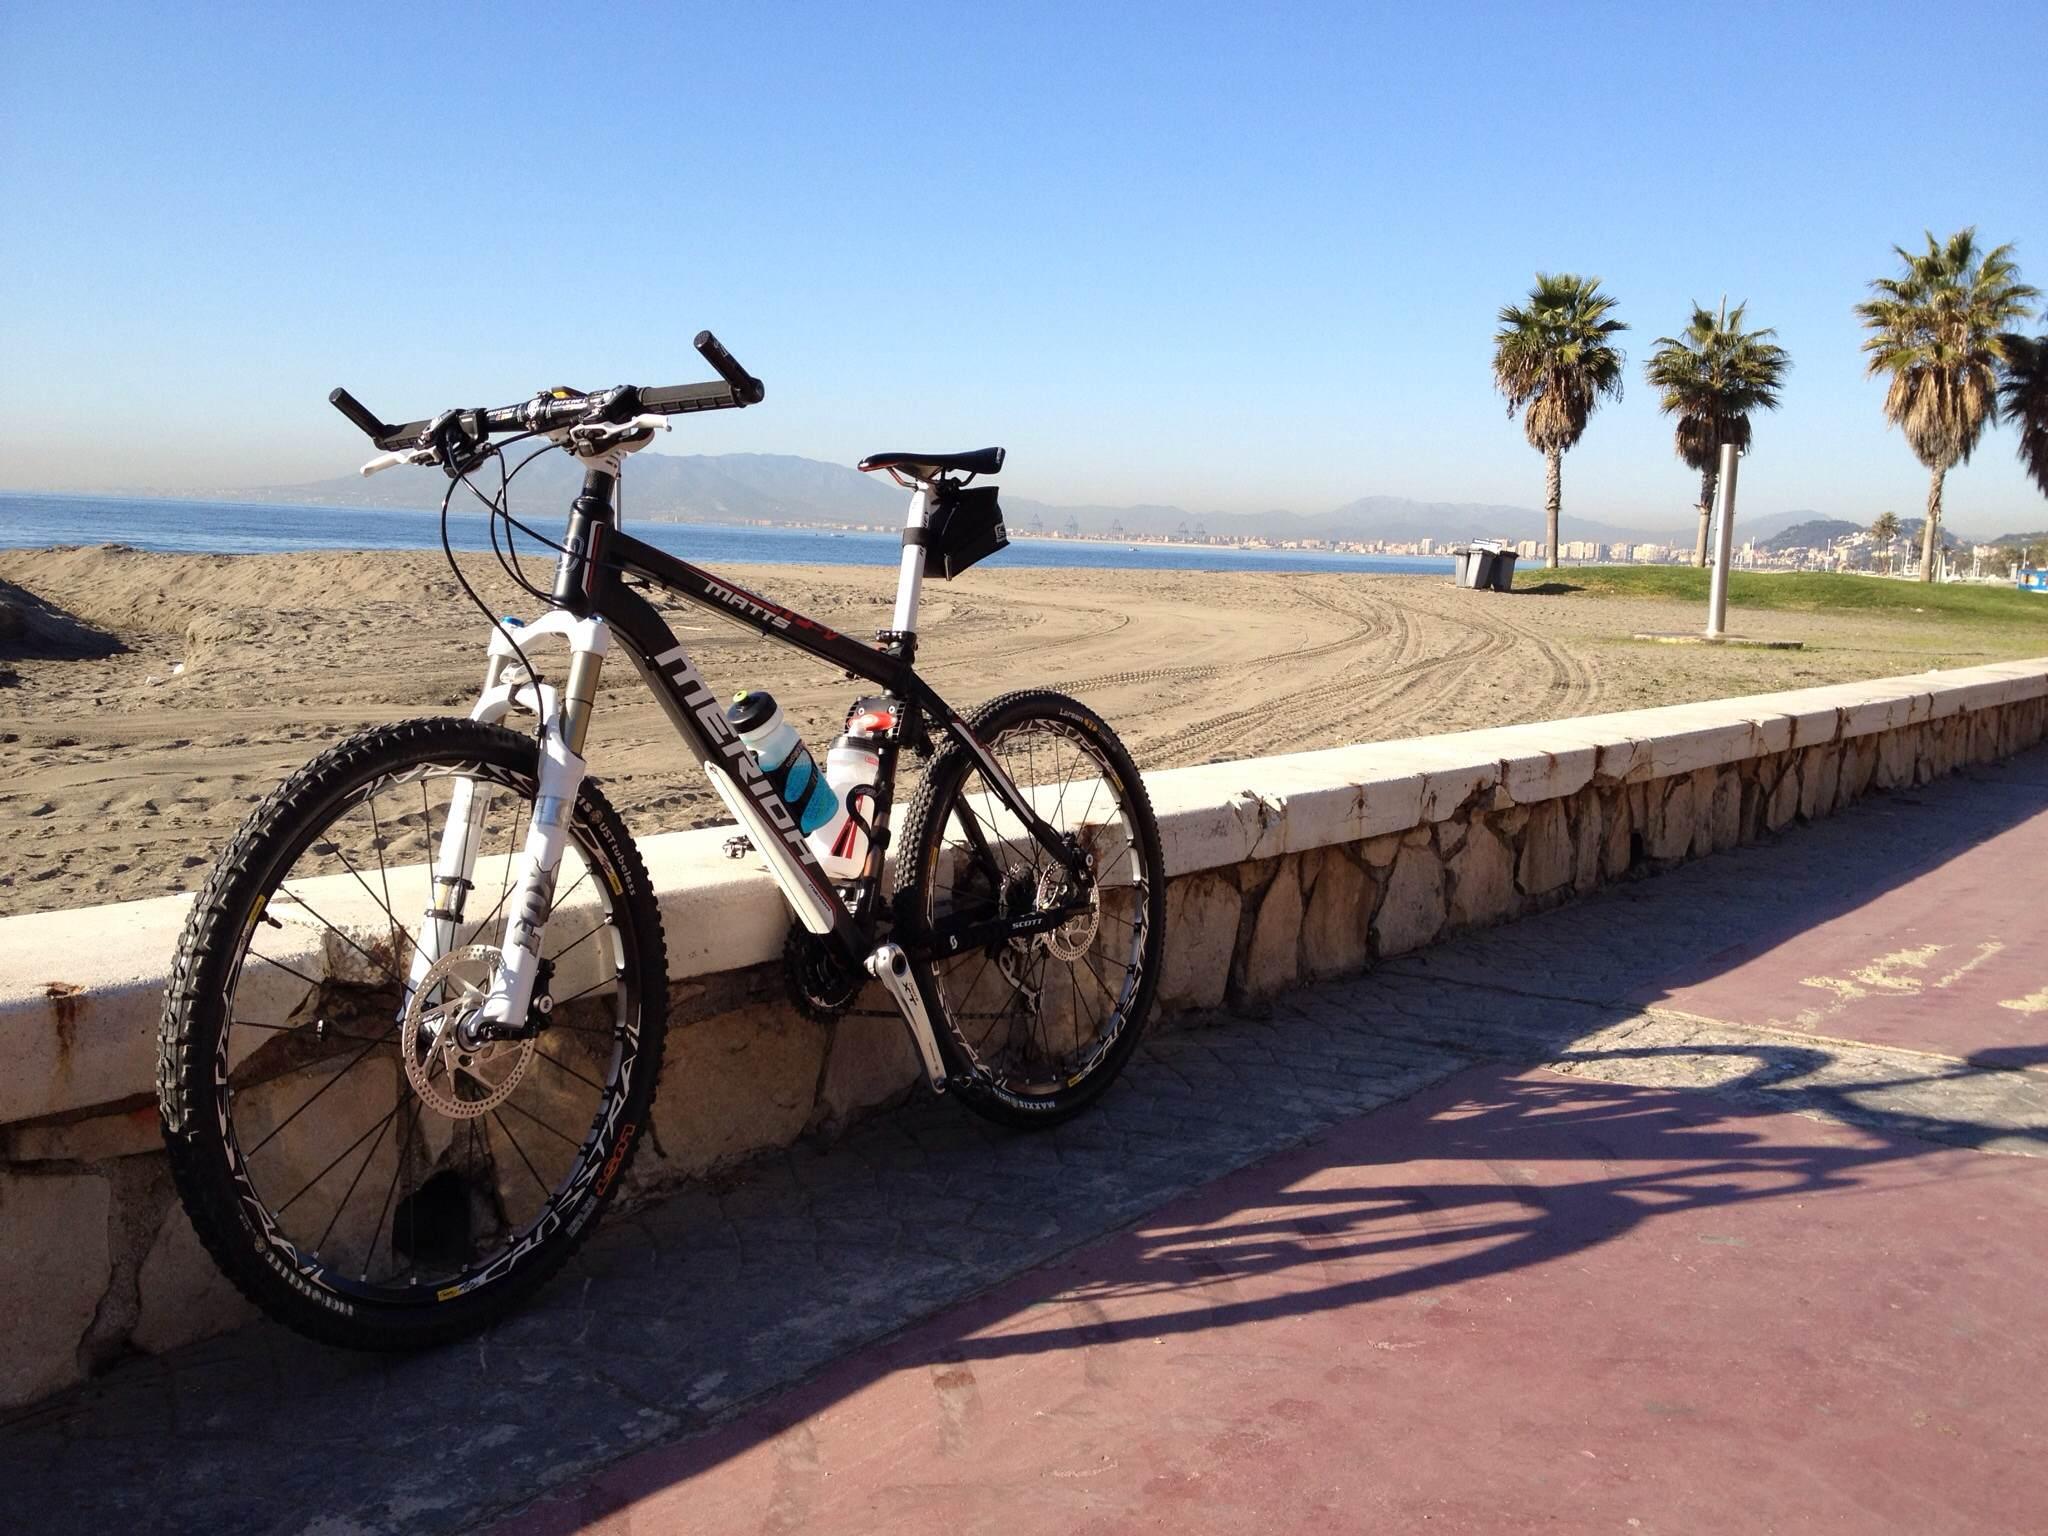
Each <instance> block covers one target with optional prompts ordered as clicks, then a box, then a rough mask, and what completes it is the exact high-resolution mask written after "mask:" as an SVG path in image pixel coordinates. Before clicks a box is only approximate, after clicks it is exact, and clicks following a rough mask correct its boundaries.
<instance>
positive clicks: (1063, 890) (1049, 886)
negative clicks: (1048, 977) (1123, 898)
mask: <svg viewBox="0 0 2048 1536" xmlns="http://www.w3.org/2000/svg"><path fill="white" fill-rule="evenodd" d="M1070 899H1071V892H1070V891H1069V890H1068V887H1067V878H1066V871H1065V870H1063V869H1061V868H1060V867H1059V866H1058V865H1048V866H1047V867H1046V870H1045V873H1044V874H1042V875H1040V876H1039V877H1038V910H1039V911H1041V912H1047V911H1050V910H1052V909H1053V908H1054V907H1058V906H1062V905H1064V904H1065V903H1066V902H1067V901H1068V900H1070ZM1101 921H1102V897H1101V895H1100V893H1099V892H1098V891H1097V890H1096V889H1095V888H1094V887H1093V886H1090V887H1089V888H1088V905H1087V907H1086V909H1085V910H1083V911H1080V912H1076V913H1075V914H1074V915H1073V916H1072V917H1070V918H1068V919H1067V920H1066V921H1065V922H1064V923H1061V924H1060V925H1059V927H1057V928H1048V929H1047V930H1046V931H1045V932H1044V933H1041V934H1039V935H1038V942H1039V943H1041V944H1043V945H1044V946H1045V947H1046V948H1047V949H1048V950H1050V951H1051V952H1052V954H1053V955H1054V956H1055V957H1056V958H1058V959H1060V960H1067V961H1073V960H1078V959H1080V958H1081V956H1083V955H1085V954H1086V953H1087V952H1088V948H1089V946H1090V945H1092V944H1093V943H1094V942H1095V929H1096V927H1097V925H1098V924H1099V923H1100V922H1101Z"/></svg>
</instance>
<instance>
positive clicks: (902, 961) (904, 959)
mask: <svg viewBox="0 0 2048 1536" xmlns="http://www.w3.org/2000/svg"><path fill="white" fill-rule="evenodd" d="M867 972H868V974H869V975H870V976H872V977H874V978H875V979H876V980H877V981H879V982H880V983H881V984H882V985H883V986H885V987H887V988H888V989H889V995H890V996H891V997H893V998H894V999H895V1000H896V1006H897V1007H898V1008H900V1009H901V1010H902V1011H903V1022H904V1023H905V1024H906V1025H908V1026H909V1027H910V1040H911V1043H912V1044H913V1045H915V1046H916V1047H917V1054H918V1057H919V1058H920V1059H921V1060H922V1061H923V1062H924V1075H925V1080H926V1081H927V1082H929V1083H930V1084H931V1085H932V1092H933V1093H944V1092H945V1091H946V1063H945V1060H944V1058H942V1057H941V1056H940V1055H939V1041H938V1037H937V1036H936V1035H934V1034H933V1033H932V1020H931V1015H930V1014H929V1013H927V1012H926V1011H925V1006H924V992H923V990H922V989H921V988H920V987H919V986H918V984H917V978H916V977H915V976H913V975H912V974H911V971H910V957H909V956H908V955H906V954H904V953H903V946H902V945H901V944H884V945H883V946H882V947H881V948H880V949H877V950H876V951H875V952H874V953H873V954H871V955H869V956H868V958H867Z"/></svg>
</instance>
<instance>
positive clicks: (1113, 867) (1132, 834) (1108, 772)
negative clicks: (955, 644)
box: [897, 691, 1166, 1125]
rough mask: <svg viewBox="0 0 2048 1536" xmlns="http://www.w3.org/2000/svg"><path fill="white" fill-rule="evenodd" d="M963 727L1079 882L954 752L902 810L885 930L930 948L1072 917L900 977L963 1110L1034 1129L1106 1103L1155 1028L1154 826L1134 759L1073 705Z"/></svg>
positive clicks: (1013, 703)
mask: <svg viewBox="0 0 2048 1536" xmlns="http://www.w3.org/2000/svg"><path fill="white" fill-rule="evenodd" d="M968 725H969V728H970V729H971V730H972V731H973V732H974V734H975V736H976V738H977V739H978V740H980V741H981V742H982V743H983V745H984V746H986V747H987V748H988V750H989V752H990V753H991V755H992V756H993V757H994V758H995V760H996V762H997V765H998V766H999V767H1000V768H1001V769H1002V771H1003V773H1005V774H1006V775H1008V776H1009V778H1010V779H1011V780H1012V782H1014V783H1015V784H1016V785H1017V786H1018V788H1020V789H1022V790H1023V791H1024V792H1025V793H1026V794H1027V795H1028V796H1029V797H1030V799H1031V801H1032V804H1033V808H1034V809H1035V810H1036V811H1037V813H1038V815H1039V816H1040V817H1042V818H1043V819H1044V820H1045V821H1046V822H1047V823H1048V824H1049V825H1050V826H1051V828H1052V830H1053V831H1054V833H1055V834H1057V835H1058V836H1059V837H1060V838H1062V839H1063V840H1067V841H1069V842H1070V843H1071V844H1072V845H1073V846H1075V847H1077V848H1079V849H1080V850H1082V851H1083V852H1085V853H1086V854H1088V855H1090V856H1092V858H1093V860H1094V866H1093V874H1092V878H1091V879H1090V880H1088V881H1087V882H1085V884H1084V888H1083V889H1075V888H1074V885H1073V882H1072V881H1071V880H1070V879H1069V878H1068V877H1067V876H1066V874H1065V872H1064V870H1063V867H1062V865H1061V863H1060V861H1059V860H1057V859H1055V858H1053V857H1052V855H1051V854H1050V853H1049V852H1048V851H1047V850H1046V849H1045V848H1043V847H1042V846H1040V845H1039V844H1038V842H1037V841H1036V840H1034V839H1033V838H1032V837H1031V836H1030V835H1029V834H1028V833H1027V832H1026V831H1025V829H1024V827H1023V825H1022V823H1021V822H1019V821H1018V820H1017V818H1016V816H1015V815H1014V814H1013V813H1012V812H1011V811H1010V810H1009V809H1008V807H1007V806H1006V805H1005V804H1004V803H1003V802H1002V800H1001V799H1000V798H999V797H998V796H997V794H996V792H995V790H994V789H993V788H992V787H991V785H990V783H989V782H988V779H987V776H986V773H985V770H984V769H983V768H982V766H981V764H980V763H979V762H978V761H977V760H976V759H975V757H974V755H973V754H972V753H970V752H968V751H966V750H965V749H963V748H962V747H960V746H959V745H958V744H957V743H956V744H953V745H950V746H948V747H946V748H945V749H944V750H943V751H941V752H940V753H939V755H938V756H937V757H936V758H935V759H934V760H933V762H932V765H931V768H930V771H929V772H927V773H926V775H925V779H924V784H923V786H922V787H921V789H920V790H919V792H918V796H917V799H916V800H915V802H914V803H913V804H912V806H911V811H910V817H909V822H908V825H907V827H906V834H907V842H906V845H905V853H904V857H903V860H902V862H901V863H900V864H899V866H898V869H899V874H898V877H897V878H898V891H897V920H898V923H899V924H901V925H903V926H904V927H905V928H906V929H907V931H908V932H909V933H911V934H912V935H924V936H930V935H934V934H937V933H941V932H946V931H954V932H958V931H961V930H963V929H967V928H972V927H974V926H975V925H978V924H986V923H988V922H989V921H990V920H992V919H998V918H1015V917H1020V916H1023V915H1026V914H1028V913H1032V912H1048V913H1050V912H1052V911H1054V910H1055V909H1058V910H1069V911H1072V912H1073V916H1071V917H1070V918H1068V919H1067V920H1066V921H1064V922H1062V923H1060V924H1059V925H1058V926H1056V927H1052V928H1049V929H1047V930H1045V931H1043V932H1040V933H1035V934H1030V935H1026V936H1023V937H1020V938H1014V939H1003V940H1001V941H999V942H995V943H989V944H984V945H981V946H978V947H974V948H969V949H966V950H963V951H962V952H961V953H958V954H952V955H944V956H941V955H938V954H930V955H927V956H925V957H923V958H919V959H917V960H916V961H915V962H914V963H915V965H916V967H917V970H918V975H919V980H920V981H921V982H922V983H923V985H924V988H925V994H926V998H927V1002H928V1006H929V1007H930V1009H931V1012H932V1015H933V1018H932V1023H933V1027H934V1028H935V1029H936V1030H937V1031H938V1035H939V1046H940V1050H941V1051H942V1052H943V1053H944V1055H945V1056H946V1058H947V1068H948V1071H949V1073H950V1074H951V1076H952V1078H953V1079H954V1081H955V1082H956V1083H957V1084H958V1085H959V1088H960V1092H961V1094H962V1096H963V1097H964V1098H966V1099H967V1101H968V1102H969V1104H970V1105H972V1106H973V1107H974V1108H975V1109H977V1110H979V1111H980V1112H981V1113H983V1114H985V1115H987V1116H989V1117H990V1118H991V1119H995V1120H1000V1121H1003V1122H1005V1123H1008V1124H1012V1125H1046V1124H1050V1123H1053V1122H1056V1121H1059V1120H1063V1119H1065V1118H1066V1117H1068V1116H1069V1115H1072V1114H1074V1113H1075V1112H1077V1111H1078V1110H1080V1109H1082V1108H1083V1107H1084V1106H1086V1105H1087V1104H1088V1103H1089V1102H1090V1101H1091V1100H1093V1099H1094V1098H1095V1097H1096V1096H1097V1095H1098V1094H1100V1093H1101V1092H1102V1091H1103V1089H1105V1088H1107V1087H1108V1086H1109V1084H1110V1082H1111V1081H1112V1080H1114V1078H1115V1077H1116V1075H1117V1073H1118V1072H1119V1071H1121V1070H1122V1069H1123V1065H1124V1063H1125V1061H1127V1060H1128V1059H1129V1058H1130V1054H1131V1052H1132V1051H1133V1050H1134V1049H1135V1048H1136V1046H1137V1043H1138V1037H1139V1034H1140V1033H1141V1032H1142V1030H1143V1029H1144V1026H1145V1021H1146V1018H1147V1017H1148V1015H1149V1014H1150V1012H1151V1007H1152V998H1153V994H1154V993H1155V991H1156V990H1157V988H1158V983H1159V966H1160V955H1161V950H1162V945H1163V939H1164V928H1165V919H1166V880H1165V872H1164V869H1163V866H1162V861H1161V857H1160V848H1159V827H1158V823H1157V822H1156V821H1155V820H1154V818H1153V815H1152V803H1151V801H1150V800H1149V799H1148V798H1147V796H1146V794H1145V784H1144V781H1143V780H1142V779H1141V778H1140V777H1139V776H1138V771H1137V768H1136V766H1135V765H1134V764H1133V763H1132V762H1131V757H1130V754H1129V753H1128V752H1127V751H1125V750H1124V745H1123V743H1122V742H1120V741H1119V740H1117V738H1116V734H1115V733H1114V732H1113V731H1111V730H1110V728H1109V727H1108V726H1107V725H1105V724H1104V723H1103V721H1102V719H1101V717H1100V716H1098V715H1097V714H1096V713H1095V712H1094V711H1093V710H1091V709H1089V708H1088V707H1087V706H1086V705H1085V704H1081V703H1078V702H1076V701H1075V700H1073V699H1069V698H1066V697H1064V696H1063V695H1060V694H1056V693H1044V692H1036V691H1034V692H1028V693H1013V694H1008V695H1006V696H1004V697H1002V698H999V699H995V700H993V701H991V702H990V703H988V704H984V705H983V706H982V707H981V708H980V709H978V710H976V711H975V712H974V714H973V715H972V716H971V717H970V718H969V721H968ZM918 947H919V948H920V949H928V948H932V947H933V946H931V945H929V944H924V943H921V944H919V946H918Z"/></svg>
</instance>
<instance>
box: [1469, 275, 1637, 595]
mask: <svg viewBox="0 0 2048 1536" xmlns="http://www.w3.org/2000/svg"><path fill="white" fill-rule="evenodd" d="M1613 312H1614V300H1613V298H1612V297H1610V296H1609V295H1607V294H1604V293H1602V292H1601V291H1600V279H1599V278H1597V277H1578V276H1576V275H1574V274H1572V273H1570V272H1556V273H1551V272H1538V273H1537V274H1536V286H1535V287H1534V288H1532V289H1530V290H1529V302H1528V304H1527V305H1526V306H1517V305H1514V304H1510V305H1507V306H1506V307H1504V308H1503V309H1502V310H1501V312H1500V329H1499V330H1497V331H1495V332H1494V333H1493V383H1494V387H1495V388H1496V389H1498V390H1499V391H1500V392H1501V393H1502V394H1503V395H1505V396H1507V402H1508V414H1509V415H1510V416H1512V415H1514V414H1515V412H1516V411H1522V413H1523V414H1522V432H1523V434H1524V435H1525V436H1526V437H1527V438H1528V439H1529V446H1530V447H1532V448H1534V449H1535V450H1536V451H1537V452H1538V453H1540V454H1542V455H1543V468H1544V476H1543V513H1544V520H1545V526H1546V527H1547V528H1548V529H1549V533H1550V537H1549V540H1548V542H1547V544H1546V545H1545V549H1546V551H1547V553H1548V555H1549V566H1550V568H1551V569H1552V570H1555V569H1556V568H1557V514H1558V510H1559V507H1560V506H1561V504H1562V502H1563V500H1564V491H1563V473H1564V455H1565V451H1566V450H1567V449H1569V448H1570V447H1572V445H1573V444H1575V443H1577V442H1578V440H1579V439H1580V438H1581V437H1582V436H1584V435H1585V431H1586V423H1587V422H1588V421H1590V420H1591V419H1592V416H1593V412H1594V410H1595V409H1596V408H1598V406H1599V404H1600V400H1601V397H1602V396H1605V397H1606V398H1608V399H1610V400H1619V399H1620V398H1621V365H1622V356H1621V351H1620V349H1619V348H1617V347H1616V346H1614V345H1613V343H1612V342H1611V341H1610V340H1609V338H1610V337H1612V336H1613V335H1614V334H1615V333H1616V332H1618V331H1625V330H1627V329H1628V327H1627V326H1626V325H1624V324H1623V323H1622V322H1621V321H1619V320H1616V319H1613V318H1611V316H1612V315H1613ZM1524 407H1526V409H1524Z"/></svg>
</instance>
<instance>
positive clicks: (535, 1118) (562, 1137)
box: [491, 1099, 583, 1150]
mask: <svg viewBox="0 0 2048 1536" xmlns="http://www.w3.org/2000/svg"><path fill="white" fill-rule="evenodd" d="M504 1107H505V1108H506V1109H509V1110H512V1111H514V1112H515V1113H518V1114H521V1115H524V1116H525V1117H526V1118H527V1119H529V1120H531V1121H532V1122H533V1123H534V1124H535V1125H537V1126H539V1127H540V1128H541V1129H542V1130H544V1131H546V1132H547V1133H548V1134H549V1135H550V1136H552V1137H554V1138H555V1139H556V1140H557V1141H566V1142H567V1143H568V1144H569V1145H570V1146H572V1147H576V1148H578V1149H579V1150H580V1149H581V1148H582V1146H583V1143H582V1142H580V1141H578V1140H577V1139H576V1138H575V1137H574V1136H570V1135H566V1134H565V1133H563V1132H561V1131H558V1130H556V1129H555V1128H554V1127H553V1126H552V1125H549V1124H548V1123H547V1121H545V1120H543V1119H541V1117H540V1116H539V1115H536V1114H535V1113H534V1112H533V1111H532V1110H530V1109H521V1108H520V1107H519V1106H518V1105H517V1104H514V1103H513V1102H512V1101H511V1100H510V1099H507V1100H506V1101H505V1103H504ZM491 1113H492V1114H494V1115H495V1114H496V1113H497V1110H495V1109H494V1110H492V1111H491Z"/></svg>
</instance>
